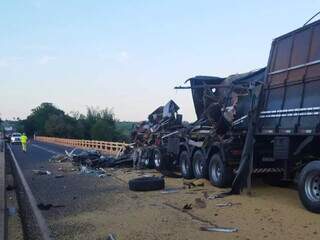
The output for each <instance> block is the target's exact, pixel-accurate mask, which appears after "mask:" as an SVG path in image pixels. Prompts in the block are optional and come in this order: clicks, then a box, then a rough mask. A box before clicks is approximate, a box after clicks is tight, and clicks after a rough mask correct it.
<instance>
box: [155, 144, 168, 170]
mask: <svg viewBox="0 0 320 240" xmlns="http://www.w3.org/2000/svg"><path fill="white" fill-rule="evenodd" d="M153 162H154V167H155V169H156V170H158V171H159V172H161V170H169V168H170V167H169V165H168V161H167V159H166V156H165V154H164V153H163V152H162V151H161V150H160V149H159V148H155V149H154V150H153Z"/></svg>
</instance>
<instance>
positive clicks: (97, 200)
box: [12, 142, 127, 239]
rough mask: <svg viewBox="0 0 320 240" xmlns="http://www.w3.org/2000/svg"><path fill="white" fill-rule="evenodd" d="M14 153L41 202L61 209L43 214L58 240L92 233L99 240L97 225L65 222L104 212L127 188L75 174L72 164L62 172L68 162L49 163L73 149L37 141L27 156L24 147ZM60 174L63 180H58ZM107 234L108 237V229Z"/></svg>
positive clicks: (96, 178) (54, 209) (115, 183)
mask: <svg viewBox="0 0 320 240" xmlns="http://www.w3.org/2000/svg"><path fill="white" fill-rule="evenodd" d="M12 150H13V153H14V155H15V157H16V159H17V161H18V163H19V165H20V167H21V169H22V171H23V173H24V176H25V178H26V180H27V182H28V184H29V186H30V188H31V191H32V193H33V195H34V196H35V198H36V200H37V203H38V204H39V203H43V204H53V205H60V206H61V207H58V208H51V209H50V210H48V211H42V213H43V215H44V217H45V219H46V220H47V223H48V226H49V229H50V230H51V232H52V233H53V236H54V238H55V239H77V237H75V236H80V235H88V234H89V233H90V232H92V233H91V235H88V237H90V236H91V238H92V239H98V238H96V237H95V235H94V231H95V226H93V225H91V224H90V223H86V222H83V223H81V224H79V223H75V224H72V223H71V224H70V223H68V224H65V222H64V221H63V219H68V218H70V217H74V216H76V215H77V214H79V213H82V214H83V213H84V212H92V211H97V210H99V208H101V210H104V209H105V208H106V206H107V205H108V202H110V204H111V203H112V202H113V201H112V198H113V197H114V196H115V194H114V193H121V192H123V191H125V190H126V189H127V188H126V186H125V185H124V184H122V183H121V182H118V181H117V180H115V179H113V178H111V177H108V176H106V177H104V178H99V177H97V176H92V175H84V174H80V173H79V171H71V170H72V168H73V167H72V166H71V165H70V164H69V167H68V168H67V170H66V171H61V169H60V168H61V166H63V168H64V169H66V168H65V165H66V164H65V163H63V164H61V163H52V162H49V159H50V158H51V157H52V156H53V155H55V154H59V153H64V151H65V150H71V149H70V148H68V147H63V146H58V145H53V144H44V143H40V142H33V143H31V144H29V147H28V151H27V153H23V152H22V150H21V146H20V145H13V146H12ZM32 170H48V171H50V172H52V174H51V175H36V174H34V173H33V171H32ZM57 175H63V177H61V178H56V176H57ZM102 202H103V206H101V203H102ZM111 207H112V206H111ZM105 231H106V233H105V236H107V235H108V232H107V229H106V230H105ZM100 234H101V233H100ZM83 237H84V236H81V238H83Z"/></svg>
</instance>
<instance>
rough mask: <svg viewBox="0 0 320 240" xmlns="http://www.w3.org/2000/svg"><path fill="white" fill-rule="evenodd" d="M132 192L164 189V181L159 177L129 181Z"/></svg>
mask: <svg viewBox="0 0 320 240" xmlns="http://www.w3.org/2000/svg"><path fill="white" fill-rule="evenodd" d="M129 189H130V190H132V191H154V190H160V189H164V179H163V178H160V177H142V178H136V179H132V180H130V181H129Z"/></svg>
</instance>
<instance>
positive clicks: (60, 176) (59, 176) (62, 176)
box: [54, 174, 64, 178]
mask: <svg viewBox="0 0 320 240" xmlns="http://www.w3.org/2000/svg"><path fill="white" fill-rule="evenodd" d="M54 177H55V178H64V175H61V174H59V175H55V176H54Z"/></svg>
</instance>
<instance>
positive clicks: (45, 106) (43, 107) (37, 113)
mask: <svg viewBox="0 0 320 240" xmlns="http://www.w3.org/2000/svg"><path fill="white" fill-rule="evenodd" d="M52 115H57V116H59V115H64V112H63V111H62V110H60V109H58V108H56V107H55V106H54V105H53V104H52V103H41V104H40V106H38V107H36V108H34V109H32V110H31V114H30V115H29V116H28V117H27V119H26V120H25V122H24V126H25V131H26V132H27V134H29V135H32V134H34V133H37V134H38V135H45V134H46V131H45V123H46V121H47V120H48V119H49V117H50V116H52Z"/></svg>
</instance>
